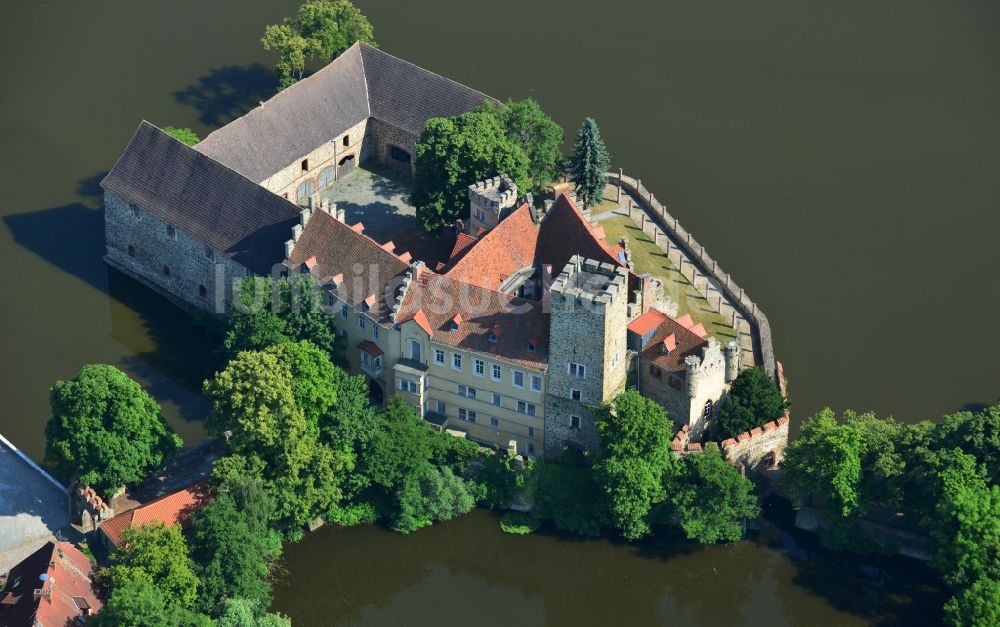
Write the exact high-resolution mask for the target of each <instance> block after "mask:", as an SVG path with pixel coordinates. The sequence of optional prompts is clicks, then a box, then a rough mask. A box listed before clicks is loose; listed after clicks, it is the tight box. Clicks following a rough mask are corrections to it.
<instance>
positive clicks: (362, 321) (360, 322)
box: [358, 314, 365, 329]
mask: <svg viewBox="0 0 1000 627" xmlns="http://www.w3.org/2000/svg"><path fill="white" fill-rule="evenodd" d="M358 328H359V329H363V328H365V317H364V316H362V315H361V314H358Z"/></svg>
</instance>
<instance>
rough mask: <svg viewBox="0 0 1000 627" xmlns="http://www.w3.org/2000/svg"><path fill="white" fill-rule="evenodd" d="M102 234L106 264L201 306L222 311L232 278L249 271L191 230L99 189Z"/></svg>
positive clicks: (231, 284)
mask: <svg viewBox="0 0 1000 627" xmlns="http://www.w3.org/2000/svg"><path fill="white" fill-rule="evenodd" d="M168 227H169V228H168ZM104 235H105V244H106V247H107V252H106V255H105V257H104V260H105V261H106V262H107V263H108V264H110V265H111V266H113V267H115V268H117V269H119V270H121V271H122V272H124V273H125V274H128V275H129V276H131V277H133V278H136V279H138V280H139V281H140V282H143V283H145V284H146V285H148V286H150V287H152V288H153V289H156V290H158V291H160V292H162V293H163V294H165V295H167V296H168V297H171V298H174V299H177V300H180V301H182V302H184V303H186V304H188V305H193V306H195V307H197V308H199V309H204V310H206V311H214V312H219V313H221V312H223V311H225V308H226V303H227V302H228V301H229V298H230V296H231V294H232V286H233V282H234V281H236V280H237V279H240V278H243V277H245V276H247V275H248V274H250V272H249V271H248V270H247V269H246V268H245V267H243V266H242V265H240V264H238V263H236V262H235V261H233V260H232V259H229V258H228V257H226V256H224V255H223V254H222V253H220V252H219V251H217V250H212V249H211V248H209V247H207V246H206V245H205V244H204V243H203V242H202V241H201V240H199V239H197V238H195V237H194V236H193V235H189V234H188V233H185V232H184V231H182V230H180V229H178V228H176V227H173V225H169V224H168V223H167V222H165V221H163V220H161V219H159V218H157V217H154V216H153V215H151V214H149V213H146V212H145V211H143V210H142V207H137V206H135V205H132V204H130V203H129V202H128V201H127V200H125V199H124V198H122V197H120V196H118V195H116V194H114V193H113V192H109V191H105V192H104Z"/></svg>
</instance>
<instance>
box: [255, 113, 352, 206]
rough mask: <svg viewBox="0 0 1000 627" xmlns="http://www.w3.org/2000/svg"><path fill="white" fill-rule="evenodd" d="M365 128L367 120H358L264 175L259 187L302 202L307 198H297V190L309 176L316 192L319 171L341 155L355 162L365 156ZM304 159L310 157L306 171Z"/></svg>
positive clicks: (329, 165) (337, 161) (339, 159)
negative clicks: (326, 140) (271, 172)
mask: <svg viewBox="0 0 1000 627" xmlns="http://www.w3.org/2000/svg"><path fill="white" fill-rule="evenodd" d="M367 130H368V119H365V120H362V121H360V122H358V123H357V124H355V125H354V126H352V127H351V128H349V129H347V130H346V131H344V132H343V133H340V134H339V135H337V136H336V137H334V138H333V139H331V140H330V141H328V142H326V143H324V144H323V145H322V146H320V147H318V148H316V149H315V150H313V151H312V152H310V153H309V154H307V155H302V156H300V157H299V158H298V159H296V160H295V161H293V162H292V163H290V164H288V166H286V167H284V168H282V169H281V170H279V171H278V172H275V173H274V174H272V175H271V176H269V177H267V178H266V179H264V180H263V181H261V182H260V184H261V186H262V187H265V188H266V189H268V190H270V191H272V192H274V193H275V194H277V195H279V196H285V197H286V198H288V199H289V200H291V201H292V202H296V203H298V204H300V205H305V204H306V202H307V199H305V198H296V190H297V189H298V187H299V185H300V184H302V182H303V181H305V180H306V179H312V180H313V190H314V191H319V181H318V177H319V175H320V173H321V172H323V171H324V170H326V169H327V168H331V167H332V168H336V167H337V164H338V163H340V161H341V160H342V159H343V158H344V157H349V156H351V155H353V156H354V159H355V160H356V161H357V162H358V163H360V162H361V161H364V160H365V159H366V158H368V156H369V155H368V154H367V152H368V150H367V145H368V144H367V143H366V142H365V138H366V134H367ZM344 137H347V138H348V145H347V146H344V141H343V140H344ZM303 159H308V160H309V163H308V165H309V169H308V171H303V170H302V160H303ZM355 165H357V164H355Z"/></svg>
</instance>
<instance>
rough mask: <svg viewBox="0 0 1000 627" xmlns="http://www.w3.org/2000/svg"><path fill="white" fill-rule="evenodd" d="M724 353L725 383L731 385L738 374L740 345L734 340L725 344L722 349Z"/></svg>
mask: <svg viewBox="0 0 1000 627" xmlns="http://www.w3.org/2000/svg"><path fill="white" fill-rule="evenodd" d="M723 350H724V351H725V353H726V383H727V384H728V383H732V382H733V381H735V380H736V377H737V376H739V374H740V343H739V342H737V341H736V340H729V341H728V342H726V347H725V348H724V349H723Z"/></svg>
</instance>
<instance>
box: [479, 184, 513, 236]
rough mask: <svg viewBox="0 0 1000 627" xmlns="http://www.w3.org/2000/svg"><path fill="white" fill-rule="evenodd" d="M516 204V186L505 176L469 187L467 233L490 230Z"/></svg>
mask: <svg viewBox="0 0 1000 627" xmlns="http://www.w3.org/2000/svg"><path fill="white" fill-rule="evenodd" d="M516 203H517V185H516V184H515V183H514V181H513V180H511V178H510V177H509V176H507V175H506V174H501V175H500V176H494V177H493V178H491V179H486V180H485V181H481V182H479V183H475V184H473V185H469V233H470V234H471V235H475V234H476V233H478V232H479V229H484V230H486V231H489V230H491V229H492V228H493V227H495V226H496V225H497V224H499V223H500V218H501V217H502V216H503V213H504V211H505V210H506V209H512V208H514V206H515V205H516Z"/></svg>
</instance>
